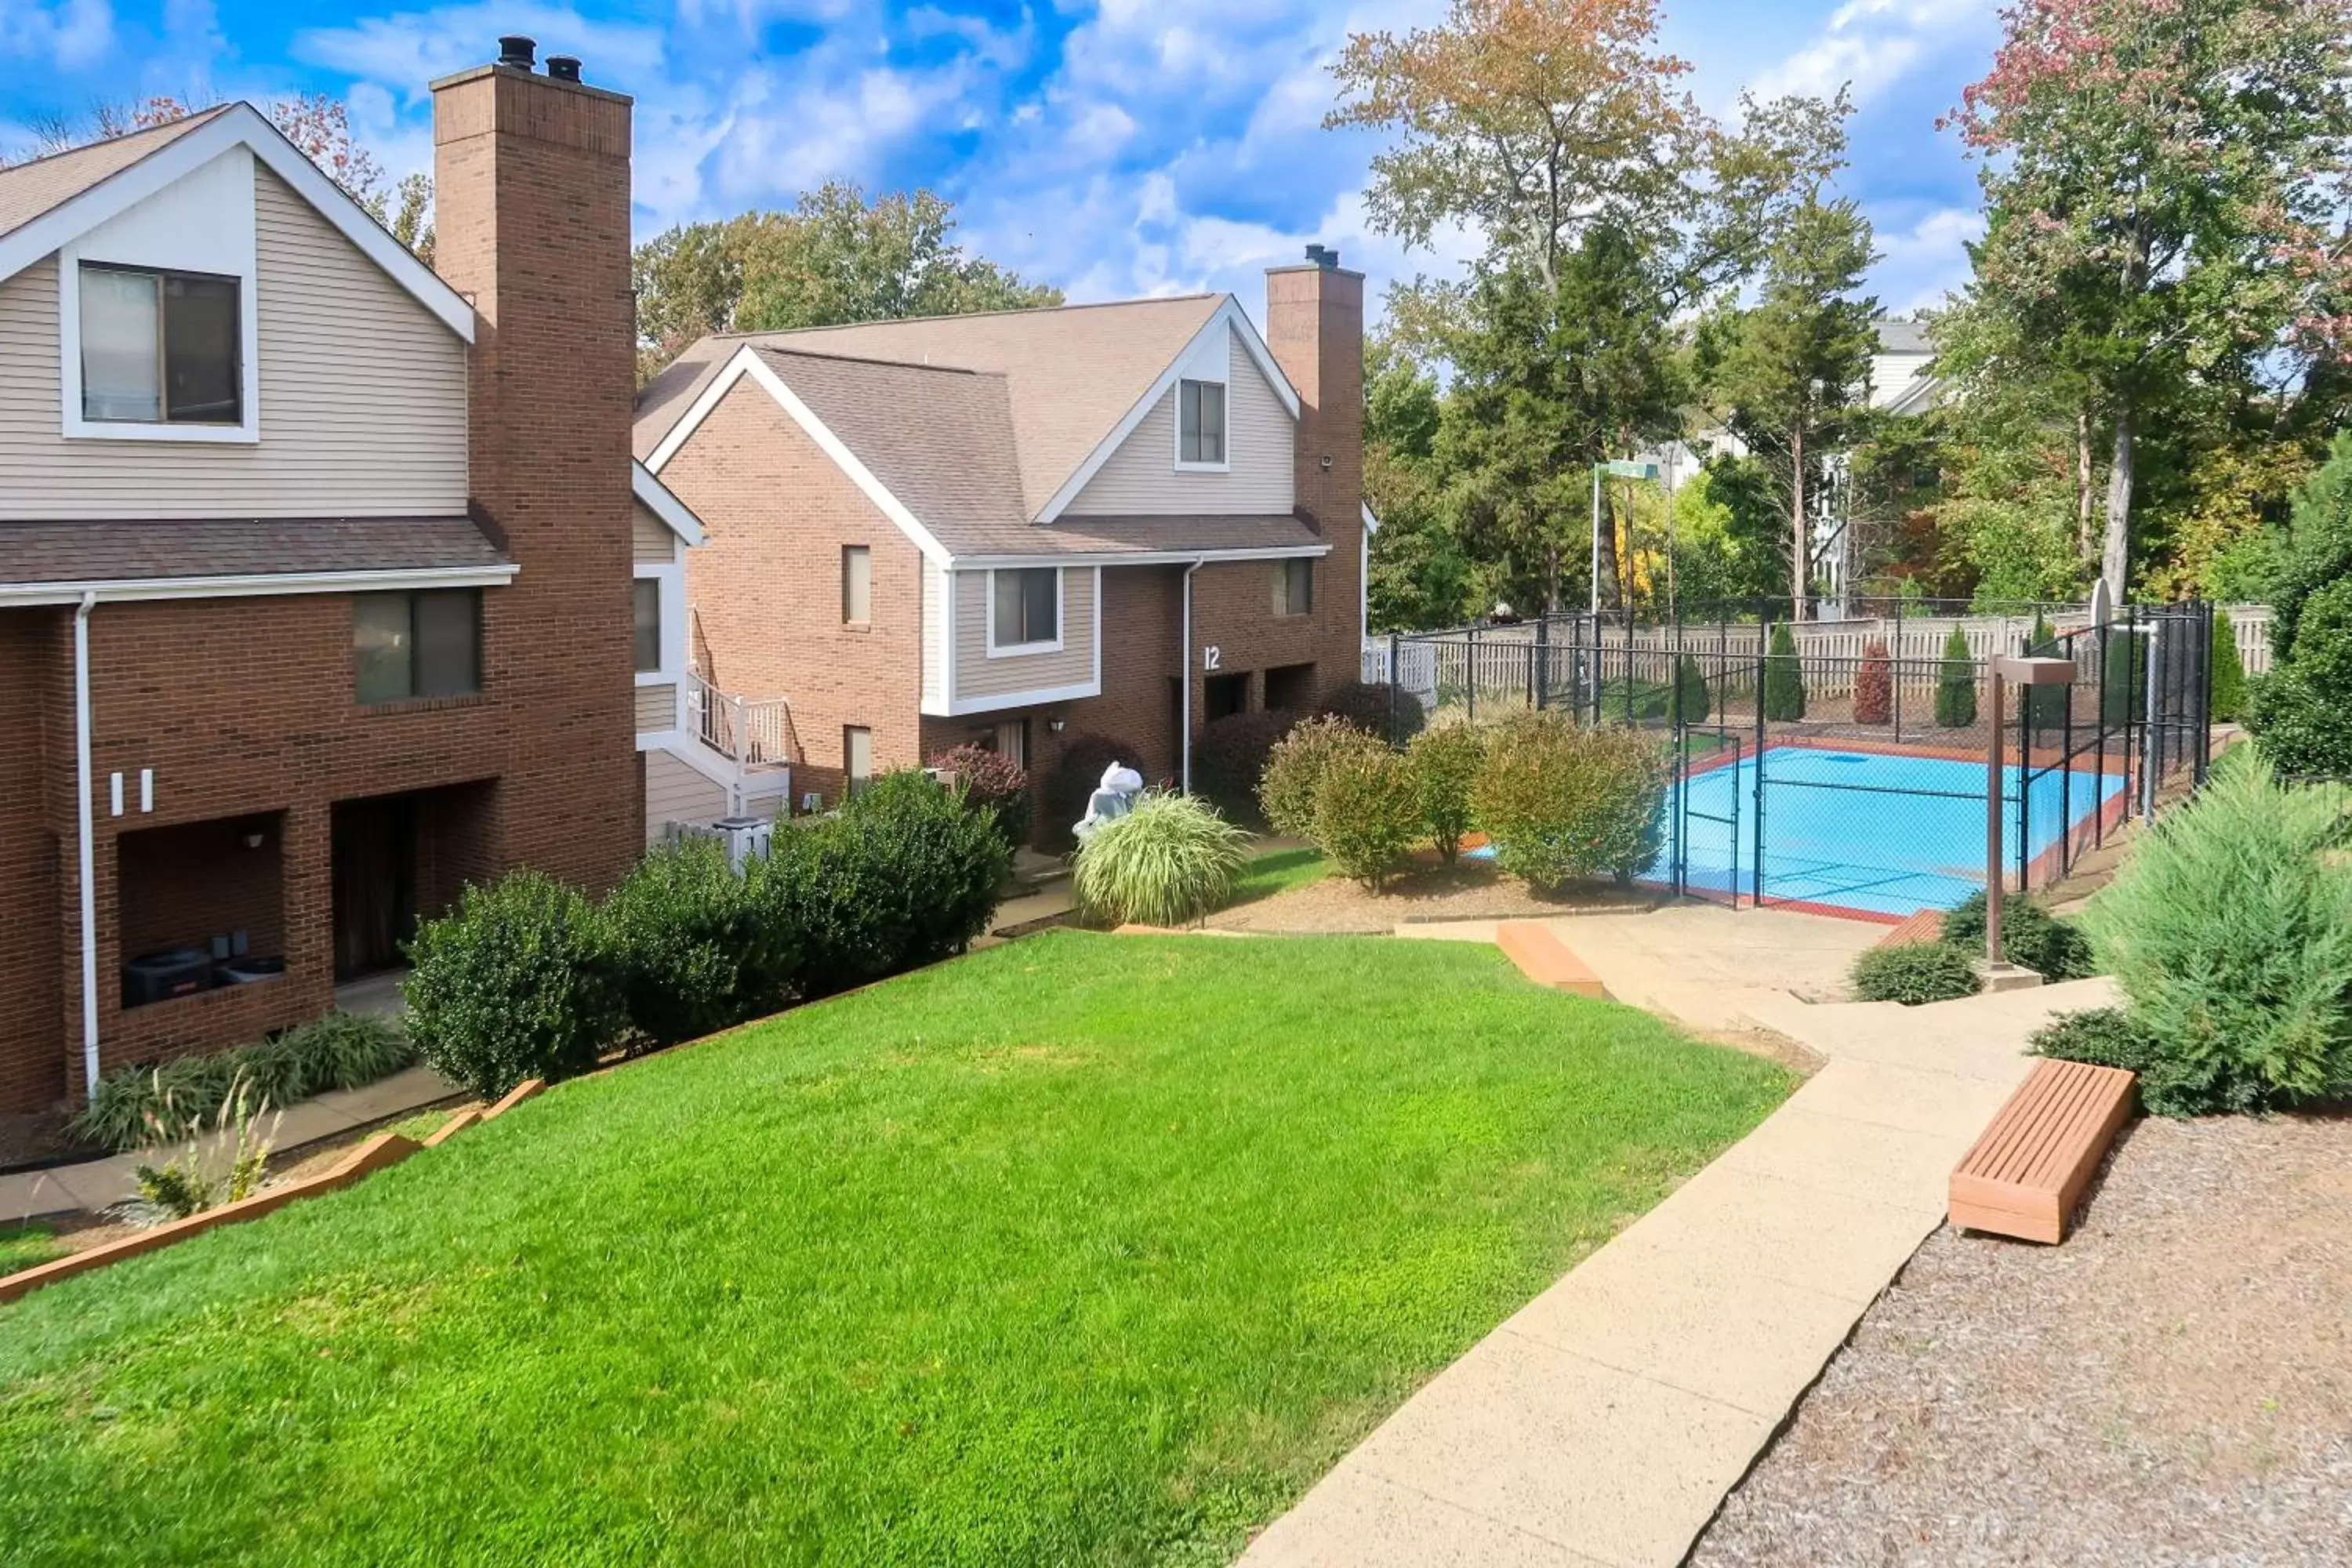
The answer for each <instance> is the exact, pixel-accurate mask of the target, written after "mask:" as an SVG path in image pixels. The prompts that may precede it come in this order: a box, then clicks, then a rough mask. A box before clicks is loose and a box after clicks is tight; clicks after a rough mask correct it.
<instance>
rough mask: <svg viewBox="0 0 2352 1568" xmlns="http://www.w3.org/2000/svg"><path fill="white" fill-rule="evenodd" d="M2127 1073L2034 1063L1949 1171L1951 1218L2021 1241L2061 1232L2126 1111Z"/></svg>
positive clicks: (2129, 1089)
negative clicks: (1998, 1111)
mask: <svg viewBox="0 0 2352 1568" xmlns="http://www.w3.org/2000/svg"><path fill="white" fill-rule="evenodd" d="M2133 1082H2134V1079H2133V1078H2132V1075H2131V1074H2130V1073H2127V1072H2125V1071H2122V1070H2121V1069H2120V1068H2102V1067H2093V1066H2091V1065H2090V1064H2089V1063H2087V1062H2062V1061H2045V1062H2041V1063H2037V1064H2036V1065H2035V1067H2034V1068H2033V1071H2032V1073H2031V1074H2029V1075H2028V1076H2027V1078H2026V1080H2025V1082H2024V1083H2023V1084H2021V1085H2020V1086H2019V1088H2018V1090H2017V1092H2016V1093H2015V1094H2012V1095H2011V1096H2010V1097H2009V1100H2008V1102H2007V1103H2005V1104H2004V1105H2002V1107H2001V1108H2000V1114H1999V1115H1997V1116H1995V1117H1994V1118H1993V1119H1992V1123H1991V1125H1990V1126H1989V1127H1987V1128H1986V1129H1985V1130H1984V1131H1983V1133H1982V1134H1981V1135H1979V1137H1978V1139H1977V1141H1976V1142H1975V1144H1974V1145H1973V1146H1972V1147H1970V1149H1969V1152H1968V1153H1967V1154H1966V1155H1965V1156H1964V1157H1963V1158H1962V1159H1961V1161H1960V1163H1959V1164H1958V1166H1957V1167H1956V1168H1955V1169H1954V1170H1953V1172H1952V1187H1951V1220H1952V1223H1953V1224H1954V1225H1955V1226H1965V1227H1967V1228H1968V1229H1970V1230H1986V1231H1991V1232H1994V1233H1995V1234H1997V1235H2000V1236H2013V1237H2019V1238H2021V1239H2022V1240H2025V1241H2045V1242H2056V1241H2061V1240H2063V1239H2064V1237H2065V1234H2066V1221H2067V1219H2068V1218H2069V1216H2071V1215H2073V1214H2074V1205H2076V1204H2078V1203H2080V1202H2081V1201H2082V1197H2083V1192H2084V1188H2086V1187H2088V1186H2089V1185H2090V1184H2091V1177H2092V1175H2093V1173H2095V1172H2096V1171H2097V1170H2098V1168H2099V1161H2100V1160H2101V1159H2102V1158H2104V1157H2105V1154H2106V1152H2107V1145H2108V1144H2109V1143H2111V1142H2114V1141H2115V1136H2116V1131H2117V1130H2119V1129H2120V1128H2121V1127H2122V1126H2123V1124H2124V1122H2125V1121H2126V1119H2128V1118H2129V1117H2130V1115H2131V1110H2132V1087H2133Z"/></svg>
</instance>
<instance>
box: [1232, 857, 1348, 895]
mask: <svg viewBox="0 0 2352 1568" xmlns="http://www.w3.org/2000/svg"><path fill="white" fill-rule="evenodd" d="M1330 869H1331V862H1330V861H1329V860H1328V859H1326V858H1324V856H1323V851H1321V850H1320V849H1317V848H1313V847H1304V846H1302V847H1297V848H1292V849H1266V850H1262V851H1260V852H1259V853H1258V854H1255V855H1253V856H1251V857H1250V859H1249V863H1248V864H1247V865H1245V866H1244V867H1243V868H1242V874H1241V875H1240V876H1238V877H1236V878H1234V893H1233V897H1231V898H1229V899H1227V900H1225V908H1227V909H1232V908H1233V907H1234V905H1235V904H1251V903H1255V902H1256V901H1257V900H1260V899H1270V898H1272V897H1274V895H1275V894H1276V893H1286V892H1288V891H1290V889H1293V888H1303V887H1306V886H1307V884H1308V883H1310V882H1319V881H1321V880H1322V879H1324V877H1325V876H1326V875H1327V874H1328V872H1329V871H1330Z"/></svg>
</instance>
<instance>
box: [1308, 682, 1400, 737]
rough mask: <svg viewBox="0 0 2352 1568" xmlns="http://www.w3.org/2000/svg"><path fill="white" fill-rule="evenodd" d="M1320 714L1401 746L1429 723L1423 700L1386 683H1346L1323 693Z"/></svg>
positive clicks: (1341, 683)
mask: <svg viewBox="0 0 2352 1568" xmlns="http://www.w3.org/2000/svg"><path fill="white" fill-rule="evenodd" d="M1315 710H1316V711H1317V712H1318V713H1328V714H1329V715H1331V716H1332V717H1333V718H1335V719H1344V720H1346V721H1348V722H1349V724H1352V725H1354V726H1355V727H1356V728H1357V729H1359V730H1361V731H1363V732H1364V733H1365V734H1367V735H1376V736H1378V737H1379V738H1380V739H1381V740H1383V741H1389V742H1395V743H1397V744H1400V745H1402V743H1403V742H1404V741H1405V739H1406V738H1407V737H1408V736H1412V735H1417V734H1419V733H1421V727H1422V726H1423V724H1424V723H1426V722H1428V720H1427V717H1426V715H1424V714H1423V711H1422V707H1421V699H1420V698H1418V697H1415V696H1414V695H1413V694H1412V692H1410V691H1408V690H1406V689H1404V688H1403V687H1402V686H1394V687H1392V686H1391V685H1390V684H1389V683H1388V682H1387V681H1385V680H1343V681H1341V682H1340V683H1339V685H1337V686H1334V687H1332V688H1331V689H1329V690H1328V691H1326V692H1325V693H1323V697H1322V700H1320V701H1318V703H1317V704H1316V705H1315Z"/></svg>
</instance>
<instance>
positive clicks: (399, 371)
mask: <svg viewBox="0 0 2352 1568" xmlns="http://www.w3.org/2000/svg"><path fill="white" fill-rule="evenodd" d="M254 205H255V209H256V210H255V225H256V229H257V246H258V252H259V254H258V267H259V272H260V276H259V279H258V280H257V288H256V289H255V293H256V296H257V298H256V300H254V301H253V303H254V305H255V307H256V308H257V310H258V312H259V313H258V315H257V318H256V321H257V335H258V340H259V345H260V349H259V352H260V356H261V364H260V404H261V405H260V417H261V439H260V440H259V441H258V442H257V443H253V444H246V445H237V444H228V443H198V442H181V441H106V440H75V441H68V440H67V439H66V438H65V437H64V435H63V433H62V418H63V410H62V409H61V408H60V406H59V398H60V396H61V393H60V390H59V385H58V352H59V344H58V265H57V260H56V258H54V257H52V258H48V259H47V260H44V261H40V262H37V263H36V264H34V265H33V266H32V267H29V268H26V270H24V271H23V272H20V273H18V274H17V275H16V277H14V278H11V279H8V280H7V281H5V283H0V517H10V518H18V519H25V520H37V519H73V518H185V517H218V516H223V515H227V516H237V517H363V516H374V517H400V516H419V515H437V516H444V517H446V516H448V515H451V514H453V513H457V512H462V511H464V510H466V500H467V476H466V344H465V342H464V340H462V339H460V338H459V337H458V336H457V334H456V333H455V332H452V331H450V330H449V329H448V328H447V327H446V326H444V325H442V324H441V322H440V321H437V320H436V319H435V318H434V317H433V316H432V315H431V314H430V313H429V312H427V311H426V310H425V307H424V306H422V305H420V304H418V303H417V302H416V300H415V299H414V298H413V297H412V296H411V295H409V294H408V293H407V292H406V291H405V290H404V289H401V287H400V286H399V285H398V284H396V283H394V281H393V280H392V279H390V278H389V277H387V276H386V275H385V274H384V273H383V271H382V270H381V269H380V268H377V266H376V265H375V263H373V262H372V261H370V260H369V259H368V258H366V257H365V256H364V255H362V253H361V252H360V251H359V250H358V249H357V248H356V247H353V246H352V243H351V241H349V240H348V239H345V238H344V237H342V235H341V233H340V232H338V231H337V230H336V229H335V227H334V226H332V225H331V224H330V223H328V222H327V220H326V219H324V218H322V217H320V216H319V215H318V214H317V213H316V212H314V211H312V210H311V208H310V205H309V204H308V203H306V202H304V201H303V200H302V198H301V197H299V196H298V195H295V194H294V191H293V189H292V187H291V186H289V185H288V184H285V182H283V181H281V180H280V179H278V176H277V175H275V174H271V173H270V172H269V171H268V170H267V169H263V168H256V170H255V171H254Z"/></svg>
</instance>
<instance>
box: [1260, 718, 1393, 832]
mask: <svg viewBox="0 0 2352 1568" xmlns="http://www.w3.org/2000/svg"><path fill="white" fill-rule="evenodd" d="M1383 749H1384V748H1383V747H1382V746H1381V742H1379V741H1377V740H1375V739H1374V738H1373V737H1372V736H1370V734H1367V733H1366V732H1365V731H1362V730H1360V729H1358V728H1357V727H1356V726H1355V725H1353V724H1351V723H1349V721H1347V720H1346V719H1345V718H1343V717H1341V716H1340V715H1339V714H1336V713H1327V714H1323V715H1320V716H1318V717H1317V718H1313V719H1302V720H1300V721H1298V722H1297V724H1295V725H1293V726H1292V727H1291V730H1290V732H1289V733H1288V734H1286V735H1285V736H1283V737H1282V739H1281V740H1279V741H1276V742H1275V743H1274V749H1273V750H1272V751H1271V752H1267V753H1266V759H1265V773H1264V774H1263V775H1262V776H1261V777H1260V778H1259V780H1258V786H1257V801H1258V807H1259V809H1260V810H1261V811H1262V812H1263V813H1264V814H1265V816H1264V820H1265V822H1266V824H1267V825H1268V826H1271V827H1273V829H1274V830H1275V831H1276V833H1279V834H1282V835H1283V836H1285V837H1290V838H1303V839H1307V840H1308V841H1309V842H1314V843H1320V842H1321V840H1320V839H1318V837H1316V831H1315V801H1316V792H1317V791H1318V790H1319V789H1321V788H1322V785H1323V775H1324V774H1325V773H1328V772H1329V771H1330V768H1331V765H1332V763H1336V762H1338V761H1339V759H1340V758H1341V757H1343V756H1349V755H1354V754H1358V753H1360V752H1367V751H1381V750H1383Z"/></svg>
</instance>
